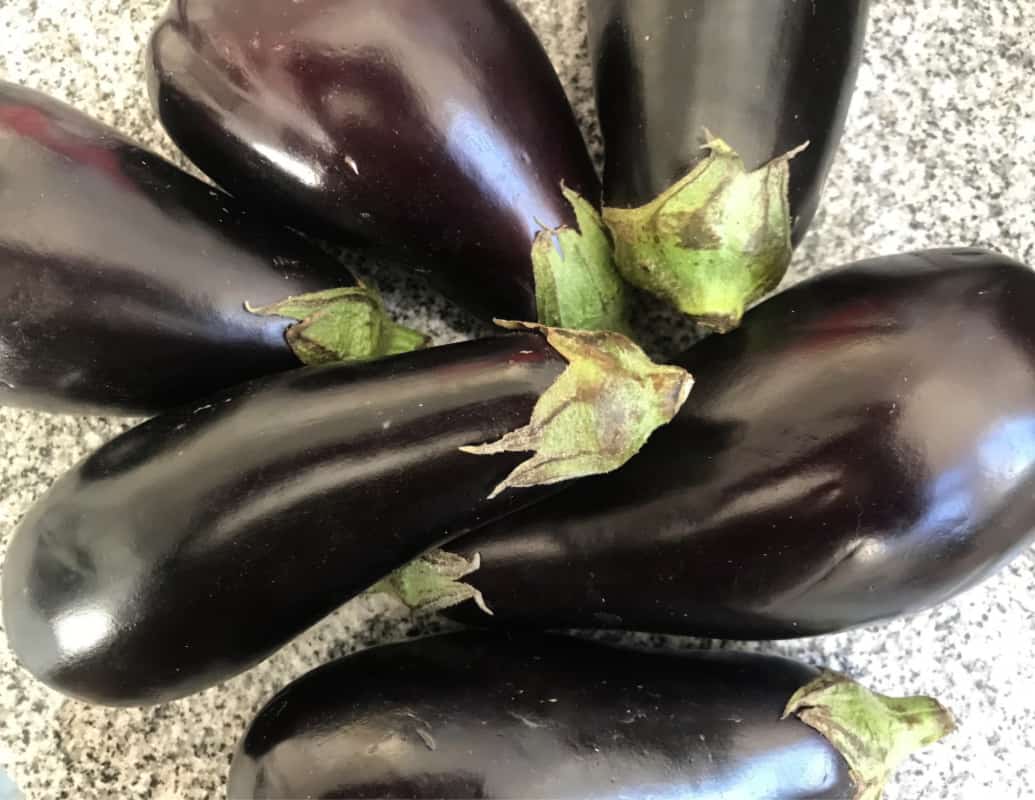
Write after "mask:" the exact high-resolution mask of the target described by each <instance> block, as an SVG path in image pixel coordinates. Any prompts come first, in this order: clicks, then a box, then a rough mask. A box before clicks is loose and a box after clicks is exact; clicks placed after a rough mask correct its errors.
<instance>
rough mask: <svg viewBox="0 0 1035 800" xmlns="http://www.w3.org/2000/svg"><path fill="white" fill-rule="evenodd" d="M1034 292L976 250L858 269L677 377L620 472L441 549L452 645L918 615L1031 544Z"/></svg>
mask: <svg viewBox="0 0 1035 800" xmlns="http://www.w3.org/2000/svg"><path fill="white" fill-rule="evenodd" d="M1032 308H1035V273H1032V271H1031V270H1029V269H1028V268H1027V267H1024V266H1022V265H1020V264H1018V263H1016V262H1013V261H1011V260H1010V259H1008V258H1005V257H1003V256H1000V255H996V254H993V253H989V252H985V251H980V250H934V251H926V252H918V253H912V254H908V255H898V256H890V257H887V258H880V259H874V260H872V261H864V262H860V263H858V264H855V265H853V266H851V267H847V268H844V269H841V270H838V271H835V272H832V273H829V274H824V275H822V276H820V277H817V278H814V279H812V280H809V281H807V282H805V283H803V284H800V285H798V286H796V287H794V288H792V289H790V290H788V291H786V292H783V293H782V294H779V295H777V296H776V297H774V298H772V299H771V300H768V301H766V302H765V303H763V304H762V305H760V306H758V307H757V308H755V309H754V310H752V311H751V312H749V314H748V315H747V317H746V318H745V321H744V324H743V327H741V328H740V329H739V330H737V331H735V332H733V333H731V334H728V335H726V336H722V337H715V336H713V337H711V338H709V339H706V340H705V341H704V342H703V343H701V344H700V345H698V346H696V347H694V348H692V349H691V350H690V351H689V352H688V353H687V354H686V355H684V356H683V357H682V359H681V360H680V363H681V365H682V366H684V367H686V368H687V369H689V370H690V371H691V372H692V373H693V374H694V375H695V376H696V377H697V387H698V388H696V389H695V390H694V392H693V394H692V395H691V396H690V399H689V400H688V401H687V403H686V405H685V406H684V407H683V410H682V412H681V413H680V414H679V416H677V417H676V419H675V420H673V422H672V423H671V424H670V425H669V426H668V427H667V428H666V429H665V430H663V431H661V432H659V434H658V435H657V436H655V437H654V438H653V439H652V440H651V441H650V443H649V444H648V445H647V446H646V447H645V448H644V449H643V451H642V452H641V453H640V454H639V455H638V456H637V457H636V458H635V459H633V460H632V461H630V462H629V464H627V465H626V466H625V467H624V468H623V469H622V470H621V471H619V472H617V473H615V474H613V475H610V476H603V477H598V478H593V479H590V480H586V481H582V482H580V483H579V484H578V485H576V486H573V487H572V488H571V489H570V490H568V491H566V492H565V493H564V494H563V495H561V496H559V497H557V498H553V499H551V500H549V501H547V502H545V503H542V504H540V505H538V506H537V507H536V508H533V509H529V510H528V511H526V512H522V513H519V514H516V515H514V516H511V517H509V518H508V519H506V520H502V521H500V522H499V523H496V524H493V525H490V526H487V527H486V528H484V529H482V530H480V531H478V532H476V533H475V534H473V535H472V536H470V537H466V538H465V539H463V540H461V541H460V542H456V543H454V545H452V546H450V547H449V550H450V551H453V552H459V553H461V554H464V555H468V556H473V555H474V554H475V553H478V554H480V556H481V568H480V570H479V571H478V572H477V573H475V574H474V575H472V576H470V577H469V578H467V579H465V580H467V581H469V582H470V583H471V584H473V585H474V586H475V587H476V588H477V589H480V590H481V591H482V592H483V593H484V596H485V601H486V602H487V603H488V605H489V607H490V608H491V609H492V610H493V611H494V613H495V616H494V617H488V616H486V615H484V614H483V613H482V612H481V611H478V610H476V609H474V608H467V607H461V608H458V609H457V610H456V612H455V613H456V614H457V615H458V616H459V617H461V618H463V619H465V620H469V621H474V622H481V623H484V624H492V623H518V624H528V625H535V626H544V627H579V626H582V627H600V626H608V627H622V628H625V629H630V630H649V631H664V632H673V633H686V634H696V635H702V636H715V637H720V638H748V639H771V638H779V637H795V636H807V635H814V634H822V633H830V632H834V631H840V630H844V629H846V628H850V627H853V626H856V625H862V624H865V623H869V622H873V621H876V620H880V619H885V618H889V617H893V616H896V615H899V614H905V613H909V612H914V611H918V610H920V609H924V608H928V607H930V606H933V605H935V604H937V603H940V602H942V601H943V600H946V599H948V598H950V597H952V596H953V595H955V594H957V593H958V592H960V591H962V590H964V589H966V588H967V587H970V586H972V585H974V584H976V583H977V582H978V581H980V580H982V579H984V578H985V577H987V576H988V575H990V574H991V573H993V572H994V571H995V570H997V569H998V568H999V567H1001V566H1002V565H1004V564H1005V563H1007V562H1008V561H1009V560H1010V559H1011V558H1012V557H1013V556H1014V555H1015V554H1017V553H1018V552H1019V551H1020V550H1021V549H1022V548H1024V547H1025V546H1026V545H1027V544H1028V543H1029V542H1030V541H1031V540H1032V534H1033V531H1035V316H1033V315H1032V313H1031V309H1032Z"/></svg>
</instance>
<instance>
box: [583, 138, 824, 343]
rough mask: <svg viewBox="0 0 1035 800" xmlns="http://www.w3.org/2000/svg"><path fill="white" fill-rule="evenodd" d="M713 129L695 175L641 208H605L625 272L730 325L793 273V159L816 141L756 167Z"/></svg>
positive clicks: (694, 312)
mask: <svg viewBox="0 0 1035 800" xmlns="http://www.w3.org/2000/svg"><path fill="white" fill-rule="evenodd" d="M705 134H706V136H707V137H708V139H707V142H706V143H705V144H704V145H702V149H704V150H708V151H709V154H708V156H707V157H705V158H703V159H701V160H700V161H699V162H698V163H697V164H696V165H695V166H694V167H693V169H692V170H691V171H690V172H689V173H688V174H687V175H686V176H684V177H683V178H681V179H680V180H678V181H677V182H676V183H674V184H673V185H672V186H670V187H669V188H668V189H666V190H665V191H664V192H662V193H661V194H660V195H658V196H657V197H656V198H655V199H654V200H652V201H651V202H649V203H647V204H646V205H643V206H640V207H639V208H605V209H604V213H603V220H604V223H605V224H606V225H607V227H608V228H609V229H610V231H611V236H612V237H613V239H614V244H615V263H616V264H617V267H618V271H619V272H620V273H621V275H622V277H623V278H625V279H626V280H627V281H628V282H629V283H631V284H633V285H634V286H637V287H639V288H640V289H643V290H645V291H647V292H650V293H652V294H654V295H657V296H658V297H660V298H661V299H663V300H665V301H666V302H668V303H669V304H671V305H672V306H674V307H675V308H677V309H678V310H680V311H682V312H683V313H684V314H686V315H687V316H689V317H691V318H692V319H693V320H695V321H696V322H698V323H699V324H701V325H702V326H704V327H708V328H712V329H714V330H716V331H718V332H720V333H722V332H726V331H729V330H732V329H733V328H735V327H737V325H739V324H740V319H741V317H742V316H743V314H744V311H745V309H746V308H747V307H748V306H749V305H751V304H752V303H753V302H755V301H756V300H759V299H761V298H762V297H763V296H764V295H765V294H767V293H768V292H769V291H771V290H772V289H774V288H776V286H777V285H778V284H779V283H780V281H781V280H782V279H783V276H784V273H786V271H787V267H788V265H789V264H790V260H791V226H792V222H793V220H792V219H791V213H790V206H789V200H788V184H789V180H790V161H791V159H793V158H794V157H795V156H796V155H798V153H800V152H801V151H802V150H804V149H805V148H806V147H808V145H809V143H808V142H804V143H803V144H801V145H799V146H798V147H795V148H794V149H792V150H789V151H788V152H786V153H784V154H783V155H781V156H777V157H776V158H774V159H773V160H772V161H770V162H769V163H768V164H764V165H763V166H761V167H759V168H758V169H756V170H754V171H752V172H747V171H746V170H745V168H744V162H743V159H741V157H740V155H739V154H738V153H737V152H736V151H735V150H734V149H733V148H732V147H730V145H729V144H727V143H726V141H725V140H723V139H721V138H719V137H717V136H712V135H711V133H710V132H709V131H707V130H706V131H705Z"/></svg>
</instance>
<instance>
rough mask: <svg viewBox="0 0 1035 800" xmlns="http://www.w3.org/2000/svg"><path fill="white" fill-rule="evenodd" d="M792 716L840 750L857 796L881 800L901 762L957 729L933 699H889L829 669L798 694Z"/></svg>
mask: <svg viewBox="0 0 1035 800" xmlns="http://www.w3.org/2000/svg"><path fill="white" fill-rule="evenodd" d="M791 716H793V717H797V718H798V719H800V720H801V721H802V722H804V723H805V724H806V725H808V726H809V727H810V728H813V729H814V730H816V731H818V732H819V733H820V734H822V735H823V737H824V738H826V739H827V740H828V741H829V742H830V743H831V744H832V745H833V746H834V747H835V748H836V749H837V751H838V752H839V753H841V756H842V757H843V758H844V760H845V762H846V763H847V764H848V768H849V770H850V772H851V775H852V779H853V781H854V783H855V787H856V794H855V797H854V798H853V800H880V798H881V797H882V796H883V793H884V784H885V783H886V782H887V779H888V778H889V777H890V776H891V774H892V772H894V770H895V769H896V768H897V767H898V766H899V764H901V763H902V762H903V761H905V759H906V758H907V757H908V756H909V755H910V754H911V753H912V752H914V751H915V750H919V749H920V748H922V747H926V746H928V745H930V744H933V743H934V742H937V741H938V740H939V739H941V738H943V737H944V736H947V735H948V734H950V733H952V732H953V731H954V730H955V729H956V721H955V720H954V719H953V716H952V714H951V712H949V710H948V709H946V708H945V707H944V706H943V705H942V704H941V703H939V702H938V701H937V700H935V699H934V698H931V697H920V696H918V697H887V696H885V695H882V694H877V693H876V692H871V691H870V690H869V689H867V688H865V687H863V686H860V685H859V684H858V683H856V682H855V681H853V680H851V679H850V678H848V677H847V676H845V675H841V674H839V673H836V672H829V671H826V672H824V673H823V674H822V675H820V676H819V677H818V678H816V680H814V681H812V682H811V683H809V684H807V685H806V686H803V687H802V688H801V689H799V690H798V691H797V692H795V693H794V695H793V696H792V697H791V699H790V700H789V701H788V702H787V707H786V708H785V709H784V713H783V719H786V718H787V717H791Z"/></svg>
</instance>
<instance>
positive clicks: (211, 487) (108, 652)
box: [3, 334, 565, 705]
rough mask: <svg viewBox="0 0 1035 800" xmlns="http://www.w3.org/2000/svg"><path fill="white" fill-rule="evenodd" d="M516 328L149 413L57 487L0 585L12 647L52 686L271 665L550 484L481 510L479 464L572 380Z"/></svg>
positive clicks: (212, 677)
mask: <svg viewBox="0 0 1035 800" xmlns="http://www.w3.org/2000/svg"><path fill="white" fill-rule="evenodd" d="M564 367H565V362H564V360H563V359H562V358H561V357H560V356H559V355H558V354H557V353H556V352H555V351H554V350H553V349H552V348H551V347H549V345H547V344H546V341H545V339H543V338H542V337H540V336H539V335H537V334H516V335H512V336H504V337H498V338H491V339H483V340H476V341H469V342H464V343H461V344H456V345H450V346H447V347H439V348H433V349H431V350H425V351H421V352H418V353H413V354H407V355H403V356H396V357H392V358H387V359H382V360H378V361H371V362H365V363H359V364H341V365H331V366H328V367H313V368H304V369H300V370H293V371H291V372H287V373H283V374H280V375H276V376H272V377H268V378H265V379H260V380H258V381H254V382H251V383H248V384H244V385H242V386H239V387H234V388H232V389H230V390H227V391H226V392H223V393H220V394H215V395H213V396H211V397H209V398H208V399H206V400H205V401H203V402H200V403H197V404H193V405H188V406H185V407H183V408H182V409H178V410H177V411H175V412H171V413H169V414H166V415H163V416H160V417H156V418H154V419H153V420H150V421H149V422H146V423H144V424H143V425H140V426H139V427H137V428H135V429H133V430H131V431H129V432H127V433H125V434H123V435H122V436H119V437H118V438H116V439H114V440H113V441H112V442H110V443H109V444H107V445H105V446H104V447H102V448H101V449H100V450H98V451H97V452H96V453H95V454H93V455H92V456H90V457H89V458H87V459H86V460H85V461H83V462H82V463H80V464H79V465H78V466H77V467H75V468H74V469H73V470H72V471H71V472H69V473H67V474H66V475H65V476H63V477H62V478H61V479H60V480H59V481H58V482H57V483H56V484H55V485H54V486H53V487H52V488H51V490H50V491H49V493H48V494H46V495H45V496H44V497H43V498H42V499H41V500H40V501H39V502H38V503H37V504H36V505H35V506H34V507H33V508H32V509H31V510H30V511H29V513H28V515H27V516H26V517H25V518H24V519H23V521H22V522H21V524H20V526H19V528H18V530H17V531H16V533H15V536H14V539H13V540H12V542H11V545H10V548H9V550H8V554H7V560H6V563H5V565H4V573H3V592H4V594H3V618H4V627H5V630H6V633H7V637H8V641H9V642H10V645H11V647H12V648H13V649H14V651H15V654H16V655H17V656H18V658H19V659H20V661H21V662H22V663H23V664H24V665H25V667H27V668H28V669H29V671H31V672H32V673H33V674H34V675H35V676H36V677H38V678H39V679H40V680H42V681H44V682H45V683H47V684H49V685H50V686H52V687H53V688H55V689H57V690H58V691H61V692H64V693H66V694H68V695H71V696H73V697H77V698H80V699H83V700H86V701H90V702H95V703H102V704H110V705H143V704H150V703H158V702H162V701H166V700H171V699H174V698H177V697H182V696H184V695H186V694H189V693H191V692H194V691H198V690H201V689H203V688H206V687H208V686H211V685H213V684H215V683H217V682H219V681H221V680H224V679H226V678H228V677H230V676H232V675H234V674H236V673H238V672H240V671H242V670H244V669H246V668H248V667H249V666H251V665H253V664H255V663H256V662H258V661H260V660H261V659H263V658H264V657H266V656H267V655H268V654H269V653H271V652H272V651H274V650H275V649H276V648H278V647H279V646H280V645H282V644H284V643H285V642H286V641H288V640H289V639H291V638H292V637H294V636H295V635H297V634H298V633H301V632H302V631H303V630H304V629H305V628H307V627H308V626H309V625H311V624H313V623H314V622H316V621H317V620H319V619H320V618H321V617H323V616H325V615H326V614H328V613H329V612H330V611H332V610H333V609H334V608H336V607H337V606H339V605H341V604H342V603H344V602H345V601H347V600H348V599H350V598H351V597H352V596H353V595H355V594H356V593H358V592H359V591H361V590H363V589H365V588H366V587H368V586H369V585H371V584H372V583H374V582H375V581H377V580H378V579H379V578H381V577H382V576H383V575H385V574H386V573H388V572H390V571H391V570H392V569H394V568H395V567H397V566H399V565H400V564H402V563H404V562H405V561H406V560H407V559H408V558H412V557H414V556H416V555H418V554H419V553H420V552H422V551H424V550H425V549H427V548H428V547H431V546H434V545H435V544H436V542H437V541H439V540H446V539H448V538H450V537H451V536H456V535H458V534H461V533H463V532H465V531H467V530H469V529H471V528H472V527H475V526H477V525H478V524H481V523H484V522H486V521H489V520H491V519H493V518H494V517H495V516H497V515H500V514H504V513H508V512H512V511H514V510H515V509H517V508H519V507H520V506H521V505H523V504H524V503H526V502H530V501H532V500H533V499H535V498H536V497H538V496H542V494H543V493H544V492H546V491H549V489H542V488H540V489H531V490H521V491H508V492H506V493H505V494H504V495H502V496H500V497H499V498H498V499H495V500H487V499H486V498H487V497H488V495H489V493H490V492H491V491H492V489H493V487H494V486H495V485H496V483H498V482H499V481H500V480H501V479H502V478H503V477H504V476H506V474H507V473H508V472H509V471H510V470H511V469H513V468H514V467H515V466H516V465H517V464H518V463H519V462H520V461H521V460H523V458H524V455H523V454H517V455H515V454H507V455H493V456H472V455H468V454H466V453H461V452H460V451H459V449H458V448H459V447H461V446H463V445H466V444H471V443H472V442H473V443H479V442H483V441H488V440H493V439H495V438H497V437H498V436H501V435H502V434H503V433H505V432H507V431H509V430H512V429H514V428H516V427H520V426H521V425H522V424H524V423H525V422H527V421H528V418H529V415H530V414H531V411H532V408H533V406H534V404H535V401H536V400H537V399H538V396H539V394H541V393H542V392H543V391H544V390H545V389H546V388H547V387H548V386H549V385H550V384H551V383H552V382H553V380H554V379H555V378H556V377H557V376H558V375H559V374H560V372H561V371H562V370H563V369H564Z"/></svg>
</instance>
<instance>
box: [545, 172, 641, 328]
mask: <svg viewBox="0 0 1035 800" xmlns="http://www.w3.org/2000/svg"><path fill="white" fill-rule="evenodd" d="M561 191H562V192H563V193H564V197H565V198H566V199H567V201H568V203H570V204H571V207H572V209H573V210H574V212H575V219H576V220H577V222H578V230H577V231H576V230H572V229H571V228H567V227H561V228H548V227H545V226H543V230H541V231H540V232H539V234H538V235H537V236H536V238H535V242H534V243H533V244H532V267H533V271H534V275H535V297H536V313H537V317H538V320H539V322H540V323H542V324H543V325H549V326H551V327H555V328H577V329H580V330H592V331H619V332H620V333H626V332H627V331H628V329H629V323H628V290H627V288H626V286H625V282H624V281H623V280H622V278H621V276H620V275H619V274H618V269H617V268H616V267H615V262H614V257H613V255H612V252H611V241H610V239H609V238H608V235H607V231H606V230H605V229H604V222H603V220H602V219H601V218H600V214H598V213H597V210H596V209H595V208H594V207H593V206H592V205H591V204H590V203H588V202H586V200H584V199H583V198H582V197H581V196H579V195H578V194H577V193H575V192H573V191H572V190H570V189H569V188H568V187H567V186H565V185H564V184H563V183H562V184H561Z"/></svg>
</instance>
